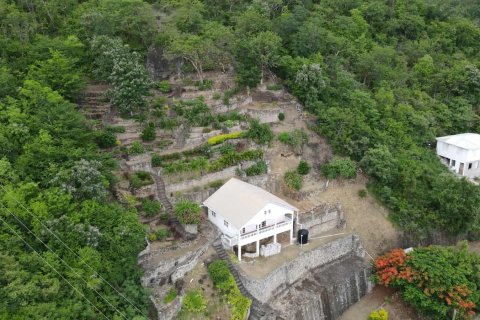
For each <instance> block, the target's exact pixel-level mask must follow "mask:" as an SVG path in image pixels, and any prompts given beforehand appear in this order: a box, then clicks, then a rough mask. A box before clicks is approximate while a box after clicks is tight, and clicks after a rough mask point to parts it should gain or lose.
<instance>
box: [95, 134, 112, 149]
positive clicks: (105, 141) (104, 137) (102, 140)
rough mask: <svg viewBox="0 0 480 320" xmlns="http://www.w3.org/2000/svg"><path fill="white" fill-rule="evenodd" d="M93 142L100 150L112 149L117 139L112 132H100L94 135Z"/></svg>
mask: <svg viewBox="0 0 480 320" xmlns="http://www.w3.org/2000/svg"><path fill="white" fill-rule="evenodd" d="M95 142H96V143H97V145H98V146H99V147H100V148H113V147H115V146H116V144H117V138H116V136H115V133H114V132H112V131H110V130H101V131H97V132H96V133H95Z"/></svg>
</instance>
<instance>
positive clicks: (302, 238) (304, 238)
mask: <svg viewBox="0 0 480 320" xmlns="http://www.w3.org/2000/svg"><path fill="white" fill-rule="evenodd" d="M297 239H298V243H300V244H306V243H308V230H307V229H300V230H298V237H297Z"/></svg>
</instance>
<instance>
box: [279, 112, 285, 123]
mask: <svg viewBox="0 0 480 320" xmlns="http://www.w3.org/2000/svg"><path fill="white" fill-rule="evenodd" d="M278 120H280V121H283V120H285V113H283V112H280V113H279V114H278Z"/></svg>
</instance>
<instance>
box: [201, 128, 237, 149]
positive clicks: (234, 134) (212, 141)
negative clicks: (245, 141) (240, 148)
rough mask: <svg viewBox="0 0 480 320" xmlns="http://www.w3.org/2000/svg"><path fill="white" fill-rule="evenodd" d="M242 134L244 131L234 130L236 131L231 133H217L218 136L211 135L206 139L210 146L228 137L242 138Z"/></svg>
mask: <svg viewBox="0 0 480 320" xmlns="http://www.w3.org/2000/svg"><path fill="white" fill-rule="evenodd" d="M243 136H244V132H243V131H236V132H232V133H226V134H219V135H218V136H213V137H211V138H209V139H208V144H209V145H211V146H214V145H216V144H220V143H222V142H224V141H226V140H230V139H238V138H242V137H243Z"/></svg>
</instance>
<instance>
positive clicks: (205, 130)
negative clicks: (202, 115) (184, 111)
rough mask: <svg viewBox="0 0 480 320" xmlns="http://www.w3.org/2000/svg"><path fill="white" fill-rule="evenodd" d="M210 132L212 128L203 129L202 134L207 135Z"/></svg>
mask: <svg viewBox="0 0 480 320" xmlns="http://www.w3.org/2000/svg"><path fill="white" fill-rule="evenodd" d="M211 131H212V128H203V129H202V133H209V132H211Z"/></svg>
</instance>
